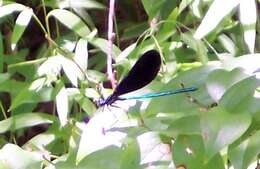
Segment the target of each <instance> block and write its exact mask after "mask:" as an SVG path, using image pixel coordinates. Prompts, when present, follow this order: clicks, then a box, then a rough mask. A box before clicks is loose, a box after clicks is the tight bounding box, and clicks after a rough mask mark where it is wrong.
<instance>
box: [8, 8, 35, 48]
mask: <svg viewBox="0 0 260 169" xmlns="http://www.w3.org/2000/svg"><path fill="white" fill-rule="evenodd" d="M32 15H33V10H32V9H30V8H28V9H25V10H23V11H22V12H21V13H20V14H19V16H18V18H17V19H16V22H15V26H14V31H13V34H12V40H11V43H12V50H14V49H15V47H16V45H17V42H18V41H19V40H20V38H21V36H22V34H23V32H24V31H25V29H26V27H27V26H28V24H29V22H30V20H31V18H32Z"/></svg>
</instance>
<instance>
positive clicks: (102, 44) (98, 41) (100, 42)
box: [88, 38, 121, 58]
mask: <svg viewBox="0 0 260 169" xmlns="http://www.w3.org/2000/svg"><path fill="white" fill-rule="evenodd" d="M88 41H89V43H91V44H92V45H94V46H96V47H97V48H99V49H100V50H101V51H103V52H104V53H107V51H109V50H108V46H109V45H108V41H107V40H106V39H102V38H91V39H88ZM120 53H121V50H120V49H119V48H118V47H117V46H116V45H113V48H112V56H113V57H114V58H116V57H117V56H118V55H119V54H120Z"/></svg>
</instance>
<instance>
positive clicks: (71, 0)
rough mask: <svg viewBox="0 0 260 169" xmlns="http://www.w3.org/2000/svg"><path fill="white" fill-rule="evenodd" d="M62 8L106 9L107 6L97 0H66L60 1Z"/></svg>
mask: <svg viewBox="0 0 260 169" xmlns="http://www.w3.org/2000/svg"><path fill="white" fill-rule="evenodd" d="M58 3H59V7H60V8H86V9H105V6H104V5H103V4H101V3H99V2H97V1H95V0H65V1H59V2H58Z"/></svg>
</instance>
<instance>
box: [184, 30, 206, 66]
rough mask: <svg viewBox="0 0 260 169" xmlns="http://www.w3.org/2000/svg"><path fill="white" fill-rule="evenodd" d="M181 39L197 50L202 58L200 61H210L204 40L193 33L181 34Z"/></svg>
mask: <svg viewBox="0 0 260 169" xmlns="http://www.w3.org/2000/svg"><path fill="white" fill-rule="evenodd" d="M181 39H182V41H184V43H186V44H187V45H188V46H189V47H191V48H192V49H193V50H195V51H196V53H197V56H198V57H199V59H200V62H202V63H204V64H205V63H207V61H208V55H207V52H208V49H207V48H206V46H205V45H204V43H203V41H201V40H198V39H195V38H193V37H192V36H191V35H189V34H187V33H182V34H181Z"/></svg>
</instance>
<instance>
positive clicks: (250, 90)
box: [219, 77, 260, 113]
mask: <svg viewBox="0 0 260 169" xmlns="http://www.w3.org/2000/svg"><path fill="white" fill-rule="evenodd" d="M259 84H260V82H259V81H258V80H257V79H255V77H249V78H246V79H244V80H242V81H240V82H238V83H236V84H235V85H233V86H232V87H231V88H230V89H229V90H228V91H227V92H225V94H224V96H223V97H222V98H221V100H220V103H219V105H220V106H222V107H225V108H226V109H227V110H228V111H229V112H234V113H239V112H247V113H249V112H250V113H253V112H255V111H256V110H257V109H258V110H260V109H259V108H257V107H256V106H254V104H255V103H254V97H253V96H254V93H255V90H256V88H257V87H258V86H259ZM231 100H232V101H231ZM251 104H253V105H252V106H253V107H255V108H253V109H251V108H250V107H251V106H250V105H251ZM258 105H259V104H258ZM258 107H259V106H258ZM256 108H257V109H256Z"/></svg>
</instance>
